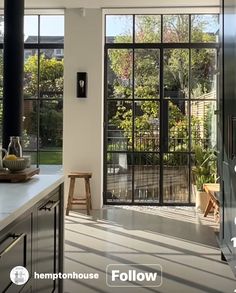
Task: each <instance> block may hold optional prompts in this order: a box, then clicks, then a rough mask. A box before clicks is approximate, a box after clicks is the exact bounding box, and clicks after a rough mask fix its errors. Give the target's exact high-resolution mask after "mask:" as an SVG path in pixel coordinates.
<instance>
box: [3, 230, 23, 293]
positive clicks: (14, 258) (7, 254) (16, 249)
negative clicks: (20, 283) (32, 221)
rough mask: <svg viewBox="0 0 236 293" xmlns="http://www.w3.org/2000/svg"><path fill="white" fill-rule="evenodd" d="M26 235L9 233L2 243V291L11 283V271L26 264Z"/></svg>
mask: <svg viewBox="0 0 236 293" xmlns="http://www.w3.org/2000/svg"><path fill="white" fill-rule="evenodd" d="M25 238H26V235H25V234H24V233H23V234H21V235H16V234H15V235H11V234H10V235H9V236H8V237H7V238H6V239H4V240H3V241H2V242H1V244H0V275H1V282H0V292H3V291H4V290H5V289H6V288H7V287H8V286H9V285H10V283H11V280H10V271H11V270H12V268H14V267H16V266H25V252H24V251H25Z"/></svg>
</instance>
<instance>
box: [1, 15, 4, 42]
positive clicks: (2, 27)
mask: <svg viewBox="0 0 236 293" xmlns="http://www.w3.org/2000/svg"><path fill="white" fill-rule="evenodd" d="M3 40H4V16H3V15H0V43H3Z"/></svg>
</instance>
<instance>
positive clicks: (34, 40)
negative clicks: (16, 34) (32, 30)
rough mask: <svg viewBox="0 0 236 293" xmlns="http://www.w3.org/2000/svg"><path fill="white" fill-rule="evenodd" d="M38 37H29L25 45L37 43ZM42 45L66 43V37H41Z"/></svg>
mask: <svg viewBox="0 0 236 293" xmlns="http://www.w3.org/2000/svg"><path fill="white" fill-rule="evenodd" d="M37 42H38V37H37V36H27V37H26V39H25V43H37ZM40 43H64V36H40Z"/></svg>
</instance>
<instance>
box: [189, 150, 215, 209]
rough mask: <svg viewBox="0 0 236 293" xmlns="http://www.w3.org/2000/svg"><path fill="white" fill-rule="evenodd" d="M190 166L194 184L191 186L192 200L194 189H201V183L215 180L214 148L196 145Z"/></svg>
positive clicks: (194, 193)
mask: <svg viewBox="0 0 236 293" xmlns="http://www.w3.org/2000/svg"><path fill="white" fill-rule="evenodd" d="M191 167H192V170H191V171H192V174H191V177H192V181H193V184H194V185H195V187H193V196H192V200H194V199H195V197H194V195H195V196H196V191H203V184H205V183H215V182H216V181H217V157H216V155H215V153H214V150H213V149H203V148H201V146H196V148H195V153H194V155H193V156H192V166H191ZM205 196H206V195H205ZM197 207H198V206H197Z"/></svg>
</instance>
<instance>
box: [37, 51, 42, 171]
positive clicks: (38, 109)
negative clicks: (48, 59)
mask: <svg viewBox="0 0 236 293" xmlns="http://www.w3.org/2000/svg"><path fill="white" fill-rule="evenodd" d="M37 51H38V79H37V98H38V99H37V104H36V106H37V114H36V115H37V167H38V166H39V159H40V158H39V148H40V145H39V136H40V133H39V131H40V126H39V125H40V103H41V101H40V57H41V52H40V49H39V48H38V50H37Z"/></svg>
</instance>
